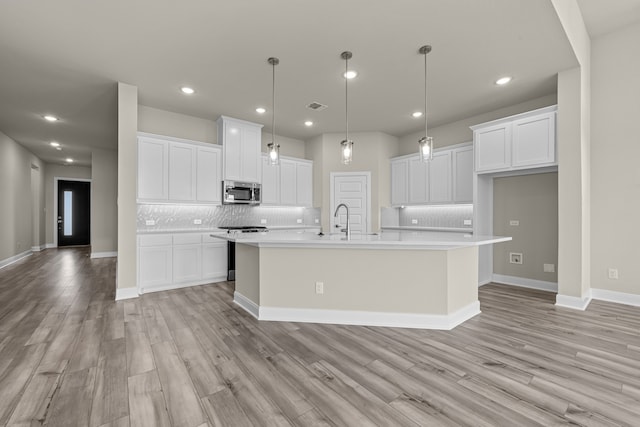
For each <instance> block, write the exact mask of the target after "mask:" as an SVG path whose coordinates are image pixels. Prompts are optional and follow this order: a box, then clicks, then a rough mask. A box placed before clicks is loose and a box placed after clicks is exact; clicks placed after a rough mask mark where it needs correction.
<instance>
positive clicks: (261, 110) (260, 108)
mask: <svg viewBox="0 0 640 427" xmlns="http://www.w3.org/2000/svg"><path fill="white" fill-rule="evenodd" d="M266 112H267V110H266V109H264V108H262V107H258V108H256V113H258V114H264V113H266Z"/></svg>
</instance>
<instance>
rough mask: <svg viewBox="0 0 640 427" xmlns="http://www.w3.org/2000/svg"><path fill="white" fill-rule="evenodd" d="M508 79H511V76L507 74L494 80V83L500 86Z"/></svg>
mask: <svg viewBox="0 0 640 427" xmlns="http://www.w3.org/2000/svg"><path fill="white" fill-rule="evenodd" d="M510 81H511V77H509V76H506V77H500V78H499V79H498V80H496V84H497V85H500V86H502V85H506V84H507V83H509V82H510Z"/></svg>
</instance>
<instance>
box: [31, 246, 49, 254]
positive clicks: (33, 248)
mask: <svg viewBox="0 0 640 427" xmlns="http://www.w3.org/2000/svg"><path fill="white" fill-rule="evenodd" d="M46 248H47V245H40V246H31V252H40V251H43V250H45V249H46Z"/></svg>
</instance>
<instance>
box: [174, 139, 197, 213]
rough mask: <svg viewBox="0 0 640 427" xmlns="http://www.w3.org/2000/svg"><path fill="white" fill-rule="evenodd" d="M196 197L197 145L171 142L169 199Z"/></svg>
mask: <svg viewBox="0 0 640 427" xmlns="http://www.w3.org/2000/svg"><path fill="white" fill-rule="evenodd" d="M195 199H196V147H195V146H193V145H187V144H180V143H177V142H170V143H169V200H175V201H185V202H190V201H194V200H195Z"/></svg>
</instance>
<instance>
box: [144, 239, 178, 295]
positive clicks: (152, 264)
mask: <svg viewBox="0 0 640 427" xmlns="http://www.w3.org/2000/svg"><path fill="white" fill-rule="evenodd" d="M138 258H139V259H138V275H139V276H138V286H139V288H140V291H141V292H144V291H145V289H146V290H148V289H150V288H154V287H165V286H168V285H171V281H172V279H173V276H172V268H171V267H172V262H171V246H149V247H140V248H139V249H138Z"/></svg>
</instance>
